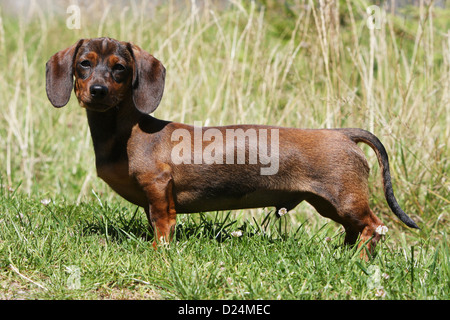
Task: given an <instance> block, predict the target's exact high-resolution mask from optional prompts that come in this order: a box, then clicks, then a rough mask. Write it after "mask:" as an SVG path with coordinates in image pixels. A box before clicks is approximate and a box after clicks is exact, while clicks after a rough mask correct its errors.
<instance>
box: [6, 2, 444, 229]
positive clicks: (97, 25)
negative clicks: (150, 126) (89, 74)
mask: <svg viewBox="0 0 450 320" xmlns="http://www.w3.org/2000/svg"><path fill="white" fill-rule="evenodd" d="M58 3H59V4H60V2H58ZM126 3H128V2H126ZM261 3H262V2H259V1H256V2H247V1H240V0H234V1H227V2H220V3H219V5H217V4H215V3H213V2H209V1H205V2H200V1H190V2H187V1H186V2H181V1H180V2H178V1H170V2H168V3H167V4H164V5H153V4H151V3H150V4H149V3H148V2H146V1H136V2H134V1H130V2H129V3H128V5H127V6H125V7H120V6H118V5H113V4H110V3H109V2H107V1H92V2H90V3H89V4H86V6H81V7H80V8H81V28H80V29H79V30H77V29H69V28H67V27H66V18H68V16H69V15H68V14H65V11H64V8H65V7H64V6H61V7H60V8H62V9H63V11H62V13H58V12H56V11H55V10H52V8H53V6H54V5H55V4H54V3H52V2H50V1H48V2H46V3H45V4H43V2H37V1H31V2H30V6H29V7H28V8H27V10H26V12H25V13H24V14H22V15H18V16H14V15H11V14H9V13H7V12H6V11H7V8H5V7H3V5H1V4H0V65H1V66H2V71H1V85H0V101H1V109H2V112H1V114H0V136H1V140H2V144H1V146H0V150H1V151H0V163H1V164H2V166H1V168H0V170H1V171H0V175H1V177H2V184H3V185H4V186H8V187H10V188H12V189H15V188H17V187H18V186H19V185H20V188H19V190H21V191H22V192H26V193H29V194H30V195H33V196H38V197H43V196H45V195H46V196H50V197H57V196H61V195H63V196H64V197H66V198H68V199H73V200H78V201H81V200H82V199H84V197H85V196H87V197H90V196H91V189H95V190H96V191H98V192H105V193H107V194H108V195H112V191H110V190H109V189H108V188H107V187H106V185H104V184H103V183H102V182H100V181H99V180H98V179H97V178H95V169H94V154H93V151H92V148H91V141H90V134H89V131H88V128H87V122H86V120H85V115H84V111H82V110H81V109H80V108H79V107H78V106H77V102H76V101H75V100H76V99H72V100H71V102H70V103H69V105H68V106H67V107H65V108H63V109H60V110H56V109H53V108H52V107H51V106H50V104H49V102H48V101H47V97H46V94H45V80H44V68H45V62H46V61H47V59H48V58H49V57H50V56H51V55H52V54H53V53H55V52H56V51H59V50H61V49H63V48H66V47H68V46H69V45H71V44H73V43H74V42H75V41H76V40H77V39H79V38H90V37H97V36H109V37H113V38H117V39H120V40H125V41H131V42H134V43H136V44H138V45H139V46H141V47H142V48H144V49H146V50H147V51H149V52H151V53H153V54H154V55H155V56H156V57H157V58H159V59H160V60H161V61H163V63H164V65H165V66H166V68H167V78H166V90H165V94H164V97H163V100H162V103H161V105H160V107H159V109H158V110H157V111H156V112H155V116H157V117H159V118H163V119H170V120H173V121H181V122H187V123H193V122H194V121H198V120H200V121H203V123H204V124H209V125H219V124H231V123H260V124H274V125H283V126H294V127H304V128H324V127H361V128H365V129H369V130H371V131H373V132H374V133H375V134H376V135H378V136H379V137H380V139H381V140H382V141H383V143H384V144H385V146H386V148H387V150H388V153H389V155H390V159H391V165H392V170H391V171H392V174H393V179H394V188H395V191H396V195H397V197H398V199H399V202H400V203H401V204H402V206H403V207H404V208H405V211H406V212H408V214H410V215H411V216H413V217H414V218H415V219H416V220H418V222H419V223H421V224H428V225H429V226H430V227H432V226H434V225H435V224H439V223H441V222H442V221H444V220H445V219H448V211H449V207H450V203H449V189H450V183H449V167H448V161H449V159H448V155H449V149H448V144H449V141H450V128H449V125H448V124H449V120H450V31H449V30H448V29H445V27H444V28H443V27H442V24H439V25H438V24H436V20H437V19H441V21H442V15H443V14H444V13H447V14H448V10H447V11H442V10H441V9H438V8H436V7H434V6H433V5H425V4H424V2H422V1H421V5H420V7H419V8H418V9H417V11H416V15H410V16H407V17H406V18H399V17H396V16H394V15H392V14H390V12H386V14H385V16H384V20H383V21H382V24H381V28H380V29H374V30H371V29H369V28H368V27H367V25H366V20H367V13H366V11H365V10H366V7H367V6H368V4H364V3H363V2H357V3H354V2H352V1H348V0H347V1H345V2H344V1H327V0H321V1H318V2H313V1H306V0H304V1H302V0H298V1H291V2H289V3H290V4H291V6H290V7H289V8H288V9H289V10H287V9H283V8H287V7H284V6H283V5H276V3H275V2H273V1H265V2H264V3H265V4H266V6H263V5H262V4H261ZM443 12H444V13H443ZM447 27H448V25H447ZM367 154H368V156H369V158H370V161H371V166H372V168H373V172H374V173H373V174H372V180H373V183H374V188H373V193H374V197H373V202H374V206H375V208H378V209H379V211H383V212H385V213H387V211H388V209H387V206H386V205H385V201H384V196H383V195H382V191H381V189H380V187H379V186H380V182H379V180H380V179H379V173H378V169H377V164H376V161H375V158H374V156H373V154H372V153H371V152H368V153H367ZM375 186H376V187H375ZM105 197H106V195H105ZM388 217H392V215H391V214H387V215H386V217H384V220H386V219H388ZM394 221H395V223H397V220H395V219H394V220H393V222H392V223H394Z"/></svg>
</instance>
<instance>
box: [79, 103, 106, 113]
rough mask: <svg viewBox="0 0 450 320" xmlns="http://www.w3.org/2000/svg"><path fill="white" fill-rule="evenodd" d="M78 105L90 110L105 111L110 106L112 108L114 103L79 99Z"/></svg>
mask: <svg viewBox="0 0 450 320" xmlns="http://www.w3.org/2000/svg"><path fill="white" fill-rule="evenodd" d="M80 106H81V107H83V108H85V109H87V110H91V111H97V112H105V111H108V110H109V109H111V108H114V107H115V105H110V104H106V103H101V102H93V101H89V102H88V101H80Z"/></svg>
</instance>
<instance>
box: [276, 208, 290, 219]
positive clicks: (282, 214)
mask: <svg viewBox="0 0 450 320" xmlns="http://www.w3.org/2000/svg"><path fill="white" fill-rule="evenodd" d="M287 212H288V211H287V209H286V208H281V209H280V210H278V216H280V217H282V216H284V215H285V214H286V213H287Z"/></svg>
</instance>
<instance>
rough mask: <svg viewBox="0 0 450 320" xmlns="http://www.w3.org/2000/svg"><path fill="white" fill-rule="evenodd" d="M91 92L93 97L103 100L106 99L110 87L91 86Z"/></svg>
mask: <svg viewBox="0 0 450 320" xmlns="http://www.w3.org/2000/svg"><path fill="white" fill-rule="evenodd" d="M89 91H90V93H91V96H92V97H94V98H97V99H101V98H103V97H105V96H106V94H107V93H108V87H106V86H102V85H99V84H94V85H92V86H90V88H89Z"/></svg>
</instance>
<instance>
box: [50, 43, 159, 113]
mask: <svg viewBox="0 0 450 320" xmlns="http://www.w3.org/2000/svg"><path fill="white" fill-rule="evenodd" d="M165 73H166V70H165V68H164V66H163V65H162V64H161V62H160V61H159V60H157V59H156V58H154V57H153V56H152V55H150V54H149V53H147V52H145V51H144V50H142V49H141V48H139V47H137V46H135V45H133V44H131V43H129V42H121V41H117V40H114V39H111V38H96V39H81V40H79V41H78V42H77V43H76V44H74V45H73V46H70V47H69V48H67V49H64V50H62V51H59V52H58V53H56V54H55V55H53V56H52V57H51V58H50V60H49V61H48V62H47V64H46V89H47V96H48V99H49V100H50V102H51V103H52V104H53V106H55V107H57V108H60V107H63V106H65V105H66V104H67V102H69V99H70V94H71V92H72V88H73V87H74V90H75V94H76V96H77V98H78V101H79V103H80V105H81V106H82V107H84V108H86V109H89V110H93V111H100V112H101V111H106V110H108V109H110V108H112V107H116V106H118V105H119V104H120V103H121V102H122V101H123V100H124V99H127V98H130V97H131V98H132V100H133V101H134V104H135V106H136V108H137V109H138V110H140V111H141V112H143V113H151V112H153V111H154V110H155V109H156V108H157V107H158V105H159V102H160V101H161V98H162V95H163V92H164V81H165ZM74 78H75V85H74Z"/></svg>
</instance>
